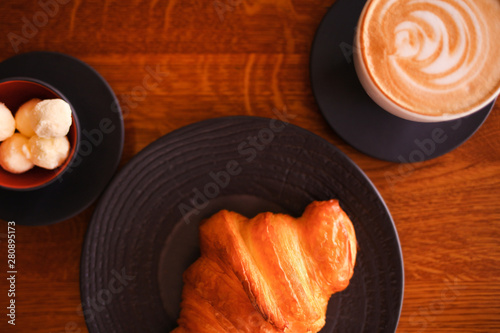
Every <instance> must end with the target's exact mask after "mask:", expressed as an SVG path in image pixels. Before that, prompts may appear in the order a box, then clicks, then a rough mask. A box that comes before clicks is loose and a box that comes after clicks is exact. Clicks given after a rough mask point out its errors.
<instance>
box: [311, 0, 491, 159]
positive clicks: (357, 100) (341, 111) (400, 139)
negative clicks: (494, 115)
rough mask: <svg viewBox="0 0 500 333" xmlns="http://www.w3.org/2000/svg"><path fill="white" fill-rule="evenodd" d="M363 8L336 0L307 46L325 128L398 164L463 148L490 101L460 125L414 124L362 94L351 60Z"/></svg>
mask: <svg viewBox="0 0 500 333" xmlns="http://www.w3.org/2000/svg"><path fill="white" fill-rule="evenodd" d="M365 3H366V0H337V1H336V2H335V3H334V4H333V6H332V7H331V8H330V10H329V11H328V13H327V14H326V16H325V17H324V18H323V21H322V22H321V24H320V26H319V28H318V31H317V32H316V37H315V39H314V43H313V45H312V51H311V59H310V72H311V82H312V89H313V92H314V96H315V98H316V101H317V103H318V105H319V108H320V110H321V112H322V113H323V115H324V117H325V118H326V120H327V121H328V123H329V124H330V126H331V127H332V128H333V130H334V131H335V132H336V133H337V134H338V135H339V136H340V137H341V138H342V139H343V140H345V141H346V142H347V143H349V144H350V145H352V146H353V147H354V148H356V149H358V150H359V151H361V152H363V153H365V154H367V155H370V156H372V157H375V158H379V159H382V160H387V161H393V162H400V163H408V162H410V163H413V162H421V161H424V160H428V159H431V158H435V157H438V156H441V155H443V154H445V153H447V152H449V151H451V150H453V149H454V148H456V147H458V146H459V145H461V144H462V143H464V142H465V141H466V140H467V139H468V138H469V137H470V136H472V134H474V133H475V132H476V130H478V129H479V127H480V126H481V125H482V123H483V122H484V120H485V119H486V118H487V117H488V114H489V113H490V111H491V109H492V108H493V105H494V102H492V103H491V104H489V105H487V106H486V107H484V108H483V109H481V110H480V111H478V112H476V113H474V114H472V115H470V116H467V117H465V118H462V119H461V120H454V121H447V122H438V123H419V122H413V121H409V120H405V119H402V118H398V117H396V116H394V115H392V114H390V113H389V112H386V111H384V110H383V109H382V108H380V107H379V106H378V105H377V104H375V102H373V101H372V100H371V99H370V97H369V96H368V95H367V94H366V93H365V91H364V90H363V87H362V86H361V83H360V82H359V80H358V77H357V75H356V72H355V69H354V63H353V57H352V54H353V51H354V49H353V41H354V31H355V27H356V25H357V23H358V18H359V16H360V14H361V11H362V9H363V6H364V5H365Z"/></svg>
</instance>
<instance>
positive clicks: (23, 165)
mask: <svg viewBox="0 0 500 333" xmlns="http://www.w3.org/2000/svg"><path fill="white" fill-rule="evenodd" d="M29 155H30V153H29V149H28V138H27V137H25V136H24V135H22V134H19V133H14V135H12V136H11V137H10V138H8V139H7V140H5V141H4V142H2V144H1V145H0V165H1V166H2V168H4V169H5V170H6V171H9V172H11V173H23V172H26V171H28V170H30V169H31V168H33V166H34V164H33V162H31V160H30V159H29V157H30V156H29Z"/></svg>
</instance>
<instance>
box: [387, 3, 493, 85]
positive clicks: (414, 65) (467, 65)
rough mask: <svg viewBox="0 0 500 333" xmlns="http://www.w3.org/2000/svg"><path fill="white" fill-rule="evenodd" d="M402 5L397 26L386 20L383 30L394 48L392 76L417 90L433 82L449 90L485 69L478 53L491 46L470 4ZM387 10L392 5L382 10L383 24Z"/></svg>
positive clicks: (486, 31) (391, 58) (391, 56)
mask: <svg viewBox="0 0 500 333" xmlns="http://www.w3.org/2000/svg"><path fill="white" fill-rule="evenodd" d="M422 3H425V4H426V6H427V7H426V8H425V7H424V8H422V7H421V6H420V5H421V4H422ZM403 5H404V7H405V8H403V10H404V12H405V14H404V17H403V18H402V19H401V22H397V21H394V20H393V21H390V20H385V22H389V24H388V26H387V27H384V28H386V29H387V30H388V33H389V35H388V37H389V38H392V40H389V43H390V44H392V45H394V53H393V54H389V59H390V65H391V67H392V68H391V69H392V71H393V72H394V74H395V75H400V76H403V77H405V78H406V79H408V80H409V81H408V82H410V83H411V84H412V85H414V86H415V88H420V89H429V88H430V87H428V86H427V84H428V83H431V84H432V85H433V86H432V89H444V90H452V89H454V88H455V87H457V86H459V85H463V84H467V82H468V81H472V80H473V76H474V74H473V73H471V71H472V69H474V68H481V67H483V65H484V64H483V62H484V58H483V57H481V52H485V51H486V52H487V49H488V48H489V45H488V40H489V37H488V30H487V29H486V27H485V26H484V23H482V22H481V20H480V19H479V18H480V12H479V11H478V10H477V8H475V6H474V4H473V3H466V2H465V1H461V0H454V1H449V2H445V1H439V0H438V1H430V0H414V1H408V2H407V3H406V2H405V3H404V4H403ZM390 9H391V6H390V4H388V6H386V7H385V8H384V11H383V12H382V15H383V16H382V22H384V19H383V17H384V16H385V15H388V13H390ZM435 13H439V14H440V15H439V16H438V15H437V14H435ZM389 15H390V14H389ZM499 19H500V18H499ZM391 31H392V33H391ZM453 39H454V40H455V41H454V42H453ZM408 59H409V60H410V61H408Z"/></svg>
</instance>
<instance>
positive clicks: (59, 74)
mask: <svg viewBox="0 0 500 333" xmlns="http://www.w3.org/2000/svg"><path fill="white" fill-rule="evenodd" d="M14 76H16V77H19V76H22V77H28V78H34V79H37V80H40V81H42V82H46V83H48V84H50V85H52V86H53V87H54V88H56V89H57V90H59V91H60V92H61V93H62V94H63V95H64V96H65V97H66V98H67V99H68V100H69V101H70V103H71V105H72V106H73V108H74V110H75V112H76V114H77V116H78V121H79V124H80V138H81V140H80V143H79V150H78V151H77V152H75V154H77V158H76V159H75V160H74V163H72V164H71V165H70V166H69V168H70V169H69V170H67V171H65V172H64V174H63V175H62V176H61V177H60V178H58V179H57V180H55V181H54V182H53V183H51V184H49V185H47V186H45V187H43V188H41V189H38V190H33V191H15V190H9V189H5V188H0V203H1V204H0V218H1V219H4V220H6V221H15V222H16V223H18V224H22V225H45V224H51V223H56V222H60V221H62V220H65V219H68V218H70V217H72V216H74V215H76V214H78V213H79V212H80V211H82V210H83V209H85V208H86V207H88V206H89V205H90V204H91V203H92V202H94V201H95V200H96V199H97V197H98V196H99V194H100V193H101V192H102V190H103V189H104V187H105V186H106V184H107V183H108V182H109V180H110V179H111V177H112V176H113V174H114V172H115V171H116V168H117V166H118V162H119V161H120V158H121V154H122V149H123V135H124V134H123V133H124V131H123V119H122V114H121V110H120V107H119V104H118V101H117V99H116V96H115V94H114V93H113V91H112V90H111V88H110V87H109V85H108V84H107V82H106V81H105V80H104V79H103V78H102V76H101V75H99V73H97V72H96V71H95V70H94V69H93V68H92V67H90V66H89V65H87V64H85V63H83V62H82V61H80V60H78V59H75V58H73V57H71V56H68V55H65V54H61V53H55V52H31V53H25V54H21V55H18V56H14V57H12V58H10V59H7V60H5V61H3V62H2V63H0V79H2V78H7V77H14Z"/></svg>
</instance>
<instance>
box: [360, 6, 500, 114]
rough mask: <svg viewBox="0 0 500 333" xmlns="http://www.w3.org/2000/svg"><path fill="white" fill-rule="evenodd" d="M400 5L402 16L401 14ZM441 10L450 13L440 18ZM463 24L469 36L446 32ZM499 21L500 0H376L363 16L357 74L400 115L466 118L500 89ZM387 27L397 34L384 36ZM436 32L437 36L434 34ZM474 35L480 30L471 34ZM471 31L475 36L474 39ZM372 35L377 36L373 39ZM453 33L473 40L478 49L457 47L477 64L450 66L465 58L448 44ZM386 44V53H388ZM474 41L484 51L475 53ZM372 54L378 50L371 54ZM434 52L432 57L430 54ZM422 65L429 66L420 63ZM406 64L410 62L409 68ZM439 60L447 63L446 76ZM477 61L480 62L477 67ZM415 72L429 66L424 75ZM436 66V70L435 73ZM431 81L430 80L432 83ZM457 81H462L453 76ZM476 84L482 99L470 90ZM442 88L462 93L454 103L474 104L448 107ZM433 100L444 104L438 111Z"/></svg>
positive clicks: (383, 103)
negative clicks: (451, 27)
mask: <svg viewBox="0 0 500 333" xmlns="http://www.w3.org/2000/svg"><path fill="white" fill-rule="evenodd" d="M469 7H470V8H472V9H470V8H469ZM465 9H467V10H469V9H470V11H467V10H465ZM384 10H385V11H384ZM398 10H399V11H400V12H401V15H397V14H394V13H398ZM447 11H448V12H447ZM441 12H444V13H445V14H444V17H442V18H441V17H438V16H437V13H441ZM391 13H393V14H391ZM377 15H379V16H378V17H377ZM460 15H461V16H463V17H460ZM497 15H498V16H497ZM485 21H486V23H485ZM457 22H458V23H459V24H462V26H463V27H461V28H459V29H457V30H458V32H459V34H458V35H460V33H463V35H464V36H455V35H451V34H450V33H449V32H448V31H447V30H446V29H445V28H447V27H448V26H447V24H448V25H450V26H451V23H453V24H455V25H457ZM499 22H500V2H498V1H497V0H369V1H368V2H367V3H366V5H365V7H364V9H363V12H362V13H361V16H360V19H359V22H358V26H357V31H356V35H355V40H354V45H355V47H354V50H355V52H354V64H355V68H356V73H357V75H358V78H359V80H360V82H361V84H362V86H363V88H364V89H365V91H366V92H367V94H368V95H369V96H370V97H371V98H372V100H373V101H374V102H375V103H377V104H378V105H379V106H380V107H381V108H383V109H384V110H386V111H388V112H390V113H392V114H394V115H395V116H398V117H400V118H403V119H407V120H412V121H417V122H440V121H447V120H453V119H457V118H462V117H465V116H467V115H470V114H472V113H474V112H477V111H479V110H481V109H482V108H484V107H485V106H486V105H488V104H489V103H491V102H492V101H493V100H494V99H495V98H496V96H497V95H498V94H499V93H500V50H499V49H500V37H499V36H500V23H499ZM377 29H379V30H380V33H377ZM384 29H385V30H384ZM460 29H461V30H460ZM385 31H389V33H390V35H387V34H386V35H384V32H385ZM429 31H430V32H431V34H429V35H431V37H429V36H428V35H426V33H428V32H429ZM439 33H441V34H442V35H441V36H440V37H441V39H439V38H437V37H436V36H437V35H439ZM467 34H468V35H467ZM471 34H475V35H473V37H470V35H471ZM381 36H383V37H385V38H382V37H381ZM467 36H469V37H468V38H469V39H470V40H466V39H467ZM376 37H378V38H376ZM417 37H418V38H417ZM438 37H439V36H438ZM370 38H376V39H373V40H372V41H371V40H370ZM452 38H454V40H459V41H460V40H466V42H469V46H470V47H469V49H465V48H458V47H456V49H458V50H459V51H460V50H462V53H463V57H462V58H463V59H465V60H470V64H472V65H470V64H468V63H465V61H464V63H463V64H462V63H461V62H460V63H457V65H456V68H457V70H456V72H452V71H450V70H446V67H447V66H448V67H449V65H450V63H449V61H456V59H458V56H457V55H455V54H453V53H452V51H454V50H451V51H449V50H447V49H446V47H447V46H448V48H450V49H451V46H452V45H451V40H452ZM386 41H387V43H386ZM384 43H386V44H384ZM439 43H441V44H439ZM464 43H465V42H464ZM372 44H373V45H372ZM465 44H466V43H465ZM465 44H464V45H465ZM381 45H382V47H384V48H385V51H380V50H382V47H381ZM465 46H467V45H465ZM472 46H474V47H475V48H476V49H473V50H471V47H472ZM432 47H434V49H433V48H432ZM394 50H395V51H394ZM431 51H435V54H433V53H432V52H431ZM368 52H372V55H370V56H369V55H367V53H368ZM377 52H380V55H381V56H380V57H376V56H375V55H376V54H375V53H377ZM391 52H392V53H391ZM457 52H458V51H456V50H455V53H457ZM467 52H468V53H467ZM426 55H429V56H428V57H427V59H426V58H425V56H426ZM458 55H459V56H461V55H462V54H458ZM370 59H372V60H370ZM419 59H420V60H419ZM422 59H423V60H422ZM484 59H486V60H484ZM445 60H448V62H446V61H445ZM459 60H461V59H459ZM421 63H422V64H425V65H422V66H421V67H417V65H418V66H420V64H421ZM377 64H378V65H377ZM406 64H409V65H408V67H406V68H405V67H404V65H406ZM413 65H414V66H413ZM436 65H441V67H443V68H444V69H443V70H442V73H441V72H440V71H441V70H440V68H439V66H436ZM384 66H385V67H387V68H385V67H384ZM412 66H413V67H412ZM472 66H476V68H477V71H476V68H472ZM481 66H482V67H481ZM488 67H489V68H488ZM379 69H380V70H379ZM415 69H420V70H422V73H419V72H418V71H417V70H415ZM429 69H431V70H432V71H434V72H432V73H430V74H429V73H428V72H429ZM377 71H378V72H377ZM412 75H413V76H412ZM424 78H429V80H428V82H426V81H425V80H424ZM451 78H458V79H456V81H451ZM471 78H473V79H471ZM431 79H432V80H431ZM446 80H447V81H446ZM486 80H489V81H488V86H487V87H485V91H481V89H483V86H481V83H482V82H483V81H486ZM435 82H446V84H442V85H439V84H436V83H435ZM449 82H451V83H449ZM448 87H451V88H448ZM468 87H476V88H475V90H473V92H474V97H476V96H475V95H477V100H475V99H472V98H471V96H470V95H469V94H467V92H468V91H470V90H467V89H468ZM413 88H414V90H413ZM453 89H454V90H453ZM455 90H456V92H455ZM486 90H487V91H486ZM400 91H401V92H400ZM449 91H451V92H453V93H449ZM405 92H406V94H405ZM441 92H444V93H446V94H449V96H454V97H453V98H450V107H451V104H453V103H455V104H457V105H458V104H460V99H462V100H464V103H465V102H467V103H469V101H468V100H467V99H469V100H470V101H471V102H470V103H469V104H467V106H466V108H465V109H461V110H460V111H457V110H458V108H456V109H455V110H451V109H450V111H451V112H448V109H447V107H448V102H447V100H446V97H443V98H441V99H440V97H439V96H440V95H439V94H440V93H441ZM425 94H428V97H426V95H425ZM471 94H472V93H471ZM417 95H418V96H417ZM443 96H448V95H443ZM399 97H401V98H399ZM413 98H414V99H415V100H414V101H412V99H413ZM466 100H467V101H466ZM427 104H429V106H427ZM419 105H425V107H426V108H427V109H426V110H423V109H422V110H419V109H418V107H419ZM433 105H435V106H436V112H435V113H433V109H432V106H433Z"/></svg>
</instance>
